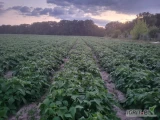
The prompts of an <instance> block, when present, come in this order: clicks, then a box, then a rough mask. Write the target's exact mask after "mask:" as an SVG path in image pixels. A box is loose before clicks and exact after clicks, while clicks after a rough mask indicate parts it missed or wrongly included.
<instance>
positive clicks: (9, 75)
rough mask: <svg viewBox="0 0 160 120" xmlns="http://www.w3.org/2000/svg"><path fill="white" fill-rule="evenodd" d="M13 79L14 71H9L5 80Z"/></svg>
mask: <svg viewBox="0 0 160 120" xmlns="http://www.w3.org/2000/svg"><path fill="white" fill-rule="evenodd" d="M12 77H13V71H7V72H6V73H5V75H4V78H6V79H9V78H12Z"/></svg>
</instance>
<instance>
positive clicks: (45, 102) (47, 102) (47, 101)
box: [43, 98, 50, 106]
mask: <svg viewBox="0 0 160 120" xmlns="http://www.w3.org/2000/svg"><path fill="white" fill-rule="evenodd" d="M43 103H44V104H45V105H46V106H48V105H49V103H50V101H49V99H48V98H47V99H45V100H44V101H43Z"/></svg>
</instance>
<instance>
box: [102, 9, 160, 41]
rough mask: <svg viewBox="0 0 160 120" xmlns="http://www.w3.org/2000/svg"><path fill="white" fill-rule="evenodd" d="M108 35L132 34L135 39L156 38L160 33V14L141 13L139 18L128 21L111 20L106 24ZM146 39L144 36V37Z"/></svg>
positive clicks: (115, 36)
mask: <svg viewBox="0 0 160 120" xmlns="http://www.w3.org/2000/svg"><path fill="white" fill-rule="evenodd" d="M105 29H106V35H107V36H109V37H113V38H118V37H119V36H123V37H124V38H127V37H128V36H131V37H132V38H134V39H141V36H145V37H146V38H150V39H156V38H157V37H158V34H159V33H160V14H159V13H157V14H151V13H149V12H144V13H140V14H138V15H137V18H136V19H134V20H132V21H128V22H126V23H121V22H118V21H117V22H110V23H108V24H107V25H106V26H105ZM142 39H144V38H142Z"/></svg>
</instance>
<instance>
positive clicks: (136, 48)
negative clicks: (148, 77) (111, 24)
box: [101, 40, 160, 72]
mask: <svg viewBox="0 0 160 120" xmlns="http://www.w3.org/2000/svg"><path fill="white" fill-rule="evenodd" d="M101 44H102V45H105V46H106V47H109V48H110V49H112V50H113V51H115V52H118V53H119V54H122V55H124V56H126V57H127V58H128V59H129V60H136V61H138V62H139V63H141V64H144V65H145V66H146V68H147V69H149V70H151V71H155V72H160V57H159V56H160V48H159V46H156V45H152V44H144V43H143V44H142V43H139V44H137V43H131V42H121V41H115V42H114V41H108V42H105V41H104V40H102V41H101Z"/></svg>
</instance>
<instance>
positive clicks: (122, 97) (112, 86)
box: [86, 44, 143, 120]
mask: <svg viewBox="0 0 160 120" xmlns="http://www.w3.org/2000/svg"><path fill="white" fill-rule="evenodd" d="M86 45H87V44H86ZM87 46H88V45H87ZM88 47H89V46H88ZM89 48H90V47H89ZM90 49H91V48H90ZM91 51H92V49H91ZM92 54H93V58H94V60H95V62H96V64H97V66H98V68H99V70H100V75H101V77H102V79H103V80H104V81H105V86H106V88H107V90H108V92H109V93H110V94H113V96H114V98H115V99H118V101H119V102H120V103H123V102H125V100H126V97H125V94H124V93H122V92H121V91H119V90H117V89H116V86H115V84H114V83H113V82H112V80H111V79H110V78H109V74H108V73H107V72H106V71H104V70H103V69H102V68H101V66H100V65H99V61H98V59H97V57H96V55H95V54H94V53H93V52H92ZM113 110H114V111H115V112H116V115H117V117H118V118H120V119H121V120H143V119H141V118H129V117H127V116H126V111H125V110H124V109H122V108H120V107H118V106H116V105H113Z"/></svg>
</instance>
